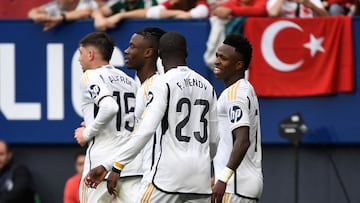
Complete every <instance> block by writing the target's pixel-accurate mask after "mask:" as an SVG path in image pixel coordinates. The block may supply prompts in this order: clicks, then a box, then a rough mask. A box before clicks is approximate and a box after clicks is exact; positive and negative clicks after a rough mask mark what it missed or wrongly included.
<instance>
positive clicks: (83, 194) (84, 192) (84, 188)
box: [81, 181, 88, 203]
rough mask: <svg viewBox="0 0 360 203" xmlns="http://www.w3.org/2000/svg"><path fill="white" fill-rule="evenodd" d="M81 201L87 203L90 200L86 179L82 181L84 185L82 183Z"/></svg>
mask: <svg viewBox="0 0 360 203" xmlns="http://www.w3.org/2000/svg"><path fill="white" fill-rule="evenodd" d="M81 190H82V192H81V200H82V201H81V202H82V203H87V202H88V193H87V186H86V185H85V181H82V185H81Z"/></svg>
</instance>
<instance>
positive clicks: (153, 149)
mask: <svg viewBox="0 0 360 203" xmlns="http://www.w3.org/2000/svg"><path fill="white" fill-rule="evenodd" d="M158 76H159V74H158V73H156V74H154V75H153V76H151V77H150V78H148V79H146V80H145V81H144V82H143V83H142V84H141V86H140V88H139V89H138V91H137V94H136V107H135V122H136V125H138V123H140V121H141V115H142V114H143V112H144V110H145V107H146V104H147V102H148V101H149V99H150V98H149V96H148V93H149V88H150V87H151V86H152V85H153V84H154V81H155V80H156V78H158ZM158 129H160V128H158ZM159 135H160V132H159V130H158V131H156V132H155V135H154V136H153V137H152V138H151V139H150V140H149V142H148V143H147V144H146V145H145V147H144V148H143V150H142V170H143V178H144V180H145V182H144V184H146V183H147V182H149V181H151V179H149V174H150V171H151V169H152V166H153V165H154V162H155V160H156V159H157V156H158V154H159V147H158V146H156V143H157V142H159Z"/></svg>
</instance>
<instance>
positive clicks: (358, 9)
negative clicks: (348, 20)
mask: <svg viewBox="0 0 360 203" xmlns="http://www.w3.org/2000/svg"><path fill="white" fill-rule="evenodd" d="M350 15H352V16H360V0H355V5H354V6H353V7H352V9H351V13H350Z"/></svg>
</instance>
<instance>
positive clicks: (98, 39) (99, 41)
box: [80, 32, 115, 61]
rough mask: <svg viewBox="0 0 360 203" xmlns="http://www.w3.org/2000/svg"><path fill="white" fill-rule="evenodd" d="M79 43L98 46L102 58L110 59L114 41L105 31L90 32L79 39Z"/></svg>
mask: <svg viewBox="0 0 360 203" xmlns="http://www.w3.org/2000/svg"><path fill="white" fill-rule="evenodd" d="M80 45H82V46H84V47H86V46H94V47H96V48H98V50H99V52H100V54H101V55H102V57H103V59H104V60H106V61H110V59H111V56H112V53H113V51H114V46H115V42H114V40H113V38H112V37H111V36H110V35H108V34H107V33H105V32H92V33H89V34H87V35H86V36H85V37H83V38H82V39H81V40H80Z"/></svg>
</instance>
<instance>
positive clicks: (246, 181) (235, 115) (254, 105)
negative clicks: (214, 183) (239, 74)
mask: <svg viewBox="0 0 360 203" xmlns="http://www.w3.org/2000/svg"><path fill="white" fill-rule="evenodd" d="M217 110H218V118H219V130H220V133H219V134H220V142H219V147H218V150H217V154H216V156H215V158H214V170H215V179H216V180H218V178H219V176H220V175H221V173H222V171H223V169H224V168H225V167H226V164H227V162H228V161H229V158H230V154H231V151H232V149H233V138H232V131H233V130H234V129H236V128H238V127H241V126H249V128H250V131H249V139H250V146H249V149H248V150H247V152H246V154H245V156H244V159H243V160H242V162H241V164H240V165H239V167H238V168H237V169H236V171H235V173H234V174H233V175H232V177H231V178H230V180H229V182H228V183H227V188H226V192H229V193H235V194H237V195H240V196H245V197H250V198H258V197H260V195H261V192H262V187H263V175H262V168H261V160H262V152H261V132H260V115H259V104H258V100H257V96H256V94H255V91H254V89H253V87H252V85H251V84H250V83H249V82H248V81H247V80H245V79H240V80H238V81H237V82H235V83H234V84H232V85H231V86H230V87H228V88H226V89H225V90H224V91H223V92H222V93H221V95H220V97H219V99H218V104H217Z"/></svg>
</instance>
